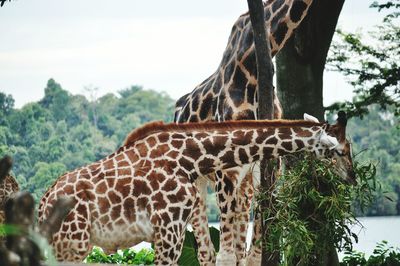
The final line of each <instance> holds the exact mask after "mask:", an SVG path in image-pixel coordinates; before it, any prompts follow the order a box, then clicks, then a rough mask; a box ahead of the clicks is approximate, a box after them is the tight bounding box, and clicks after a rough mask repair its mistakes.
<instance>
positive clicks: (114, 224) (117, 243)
mask: <svg viewBox="0 0 400 266" xmlns="http://www.w3.org/2000/svg"><path fill="white" fill-rule="evenodd" d="M136 218H137V219H136V222H133V223H129V222H128V221H125V222H124V223H122V222H121V220H120V221H118V220H117V221H110V222H109V223H107V224H102V223H100V221H99V220H97V221H94V222H93V224H92V230H91V241H90V242H91V243H92V244H93V245H96V246H99V247H101V248H103V249H104V250H106V251H107V252H108V253H115V252H116V251H117V250H118V249H125V248H130V247H132V246H134V245H136V244H139V243H140V242H142V241H147V242H152V241H153V237H154V230H153V226H152V224H151V223H150V220H149V219H148V217H147V214H145V215H144V214H142V215H140V214H139V215H137V216H136Z"/></svg>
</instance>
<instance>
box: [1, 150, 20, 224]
mask: <svg viewBox="0 0 400 266" xmlns="http://www.w3.org/2000/svg"><path fill="white" fill-rule="evenodd" d="M11 168H12V159H11V157H9V156H4V157H3V158H2V159H1V160H0V224H2V223H4V220H5V214H4V206H5V204H6V202H7V201H8V200H9V199H10V197H11V195H12V194H14V193H16V192H18V191H19V185H18V183H17V181H16V180H15V178H14V177H13V176H12V175H11V174H10V171H11Z"/></svg>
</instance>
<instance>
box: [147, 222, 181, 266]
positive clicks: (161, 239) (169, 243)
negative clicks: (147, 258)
mask: <svg viewBox="0 0 400 266" xmlns="http://www.w3.org/2000/svg"><path fill="white" fill-rule="evenodd" d="M185 228H186V226H185V224H184V222H183V221H174V222H172V223H171V222H170V223H168V224H165V223H163V222H161V225H158V226H155V227H154V249H155V259H154V265H178V260H179V257H180V255H181V250H182V244H183V239H184V232H185Z"/></svg>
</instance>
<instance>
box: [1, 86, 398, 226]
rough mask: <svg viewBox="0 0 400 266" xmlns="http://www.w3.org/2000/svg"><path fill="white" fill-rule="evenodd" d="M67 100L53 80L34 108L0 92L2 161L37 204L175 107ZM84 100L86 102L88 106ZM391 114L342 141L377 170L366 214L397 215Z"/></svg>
mask: <svg viewBox="0 0 400 266" xmlns="http://www.w3.org/2000/svg"><path fill="white" fill-rule="evenodd" d="M94 92H95V91H94V90H92V91H91V93H90V95H91V96H90V97H85V96H84V95H72V94H70V93H69V92H68V91H66V90H64V89H63V88H62V87H61V85H60V84H58V83H57V82H56V81H54V80H53V79H50V80H49V81H48V82H47V86H46V88H45V95H44V97H43V99H41V100H40V101H38V102H33V103H29V104H26V105H25V106H23V107H22V108H20V109H17V108H15V107H14V99H13V97H12V95H6V94H4V93H1V92H0V156H3V155H5V154H9V155H11V156H12V157H13V158H14V168H13V173H14V174H15V176H16V177H17V180H18V182H19V183H20V185H21V187H22V189H24V190H28V191H29V192H31V193H32V194H33V195H34V198H35V200H38V199H39V198H40V197H41V196H42V194H43V193H44V191H46V189H47V188H48V187H49V186H51V184H52V183H53V182H54V180H55V179H56V178H57V177H58V176H60V175H61V174H63V173H64V172H66V171H68V170H72V169H74V168H77V167H79V166H82V165H85V164H87V163H89V162H93V161H96V160H99V159H101V158H103V157H105V156H106V155H108V154H110V153H112V152H113V151H114V150H115V149H116V148H117V147H119V146H120V145H121V143H122V142H123V140H124V138H125V137H126V135H127V134H128V133H129V132H130V131H131V130H132V129H134V128H136V127H138V126H140V125H142V124H143V123H146V122H149V121H153V120H164V121H167V122H171V121H172V118H173V110H174V104H175V101H174V100H173V99H172V98H171V97H169V96H168V95H167V94H166V93H160V92H156V91H153V90H144V89H143V88H142V87H140V86H131V87H129V88H126V89H123V90H121V91H119V92H118V93H117V94H113V93H109V94H106V95H104V96H101V97H96V95H95V93H94ZM88 98H89V99H88ZM398 125H399V121H398V118H396V117H395V116H393V115H392V114H391V112H389V111H386V112H382V111H379V110H378V108H375V107H371V108H370V112H369V114H368V115H366V116H364V118H363V119H362V120H361V119H359V118H353V119H352V120H350V121H349V125H348V134H349V136H350V137H351V138H352V143H353V150H354V153H355V154H357V153H359V154H358V155H357V156H356V160H358V161H364V162H365V161H372V162H374V163H376V164H377V169H378V172H377V177H378V180H379V181H380V182H381V184H382V190H381V192H379V193H380V194H379V197H378V198H377V200H376V202H375V203H374V204H373V206H371V207H370V208H369V209H368V210H367V212H366V213H365V215H397V214H400V154H399V147H400V129H399V128H398ZM208 203H209V208H208V213H209V218H210V220H214V221H215V220H217V217H218V209H217V207H216V204H215V197H214V196H213V195H209V197H208Z"/></svg>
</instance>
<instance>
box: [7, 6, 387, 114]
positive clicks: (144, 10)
mask: <svg viewBox="0 0 400 266" xmlns="http://www.w3.org/2000/svg"><path fill="white" fill-rule="evenodd" d="M315 1H318V0H315ZM319 1H321V0H319ZM329 1H330V0H329ZM371 2H372V1H370V0H346V2H345V6H344V8H343V11H342V14H341V16H340V21H339V26H340V27H341V28H343V29H346V30H351V31H354V30H356V29H359V28H362V29H363V30H370V29H371V27H372V25H375V24H378V23H379V22H380V21H381V16H380V15H379V14H377V12H376V11H375V10H371V9H369V8H368V7H369V5H370V3H371ZM246 10H247V1H246V0H202V1H193V0H168V1H166V0H157V1H143V0H142V1H139V0H114V1H109V0H80V1H67V0H64V1H61V0H15V1H12V2H6V3H5V4H4V6H3V7H2V8H0V25H1V31H0V91H2V92H6V93H9V94H12V95H13V97H14V98H15V100H16V106H17V107H20V106H22V105H23V104H25V103H27V102H30V101H37V100H39V99H40V98H42V97H43V94H44V87H45V86H46V82H47V80H48V79H49V78H54V79H55V80H56V81H57V82H59V83H60V84H61V85H62V87H63V88H64V89H67V90H69V91H70V92H71V93H74V94H76V93H82V92H83V88H84V87H85V86H89V85H91V86H95V87H98V88H99V91H100V94H104V93H107V92H117V91H118V90H120V89H123V88H126V87H128V86H130V85H134V84H137V85H143V86H144V87H145V88H151V89H155V90H158V91H165V92H167V93H168V94H170V95H171V96H172V97H173V98H175V99H177V98H179V97H180V96H182V95H183V94H185V93H188V92H190V91H191V90H192V89H193V88H194V87H195V86H196V85H197V84H198V83H200V82H202V81H203V80H204V79H205V78H207V77H208V76H209V75H210V74H211V73H213V72H214V70H215V69H216V68H217V66H218V64H219V61H220V59H221V57H222V53H223V50H224V48H225V46H226V42H227V39H228V35H229V33H230V29H231V27H232V24H233V23H234V21H235V20H236V18H237V17H238V16H239V15H240V14H242V13H243V12H245V11H246ZM324 82H325V90H324V102H325V104H329V103H332V102H333V101H336V100H343V99H351V88H350V87H349V85H348V84H347V83H346V82H345V81H344V78H343V77H341V76H340V75H338V74H335V73H326V74H325V80H324Z"/></svg>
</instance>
